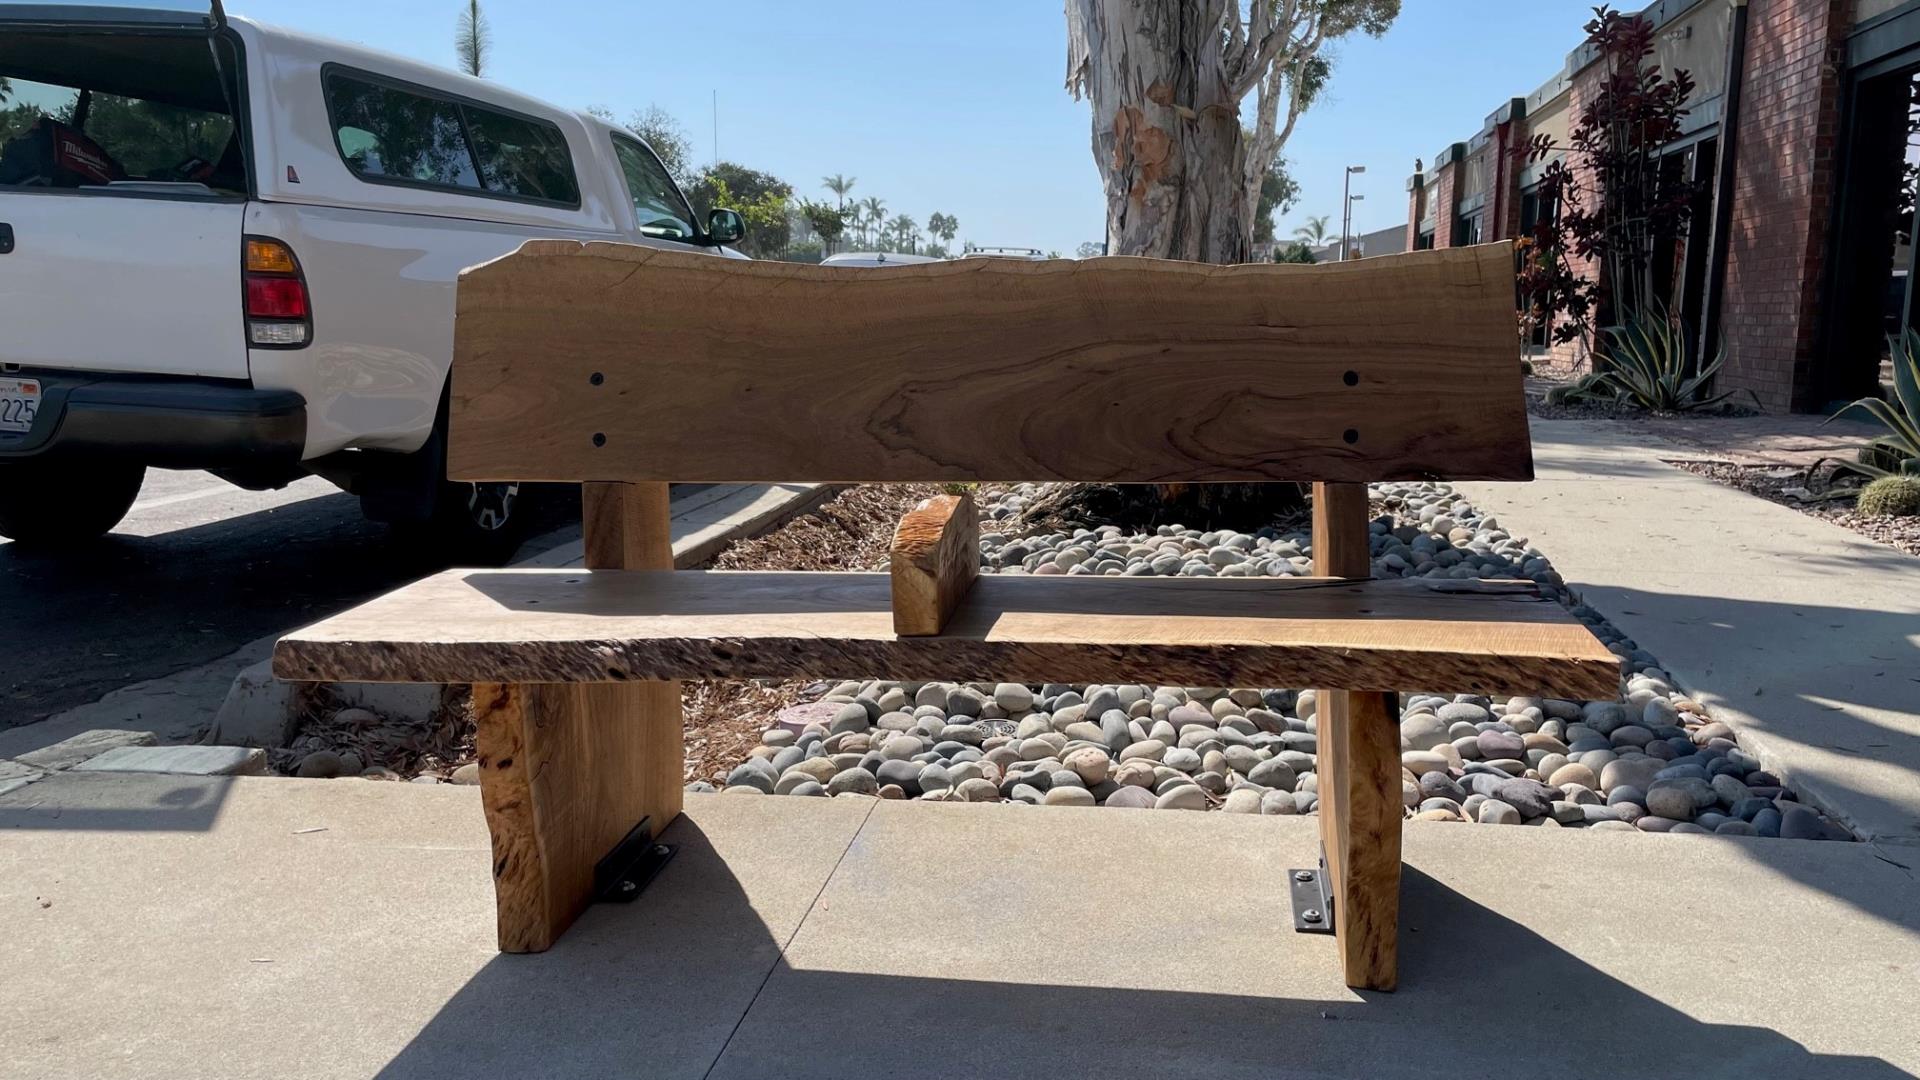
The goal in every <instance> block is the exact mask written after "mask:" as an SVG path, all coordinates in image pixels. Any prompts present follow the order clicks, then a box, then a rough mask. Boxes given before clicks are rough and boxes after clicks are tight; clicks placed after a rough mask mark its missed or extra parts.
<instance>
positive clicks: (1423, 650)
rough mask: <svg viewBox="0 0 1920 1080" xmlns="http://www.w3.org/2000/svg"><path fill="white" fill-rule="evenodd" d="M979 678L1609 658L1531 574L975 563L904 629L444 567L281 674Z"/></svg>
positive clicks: (1205, 679) (1560, 681) (327, 627)
mask: <svg viewBox="0 0 1920 1080" xmlns="http://www.w3.org/2000/svg"><path fill="white" fill-rule="evenodd" d="M956 671H959V672H972V673H975V674H976V675H977V677H979V678H991V679H1006V680H1009V681H1015V682H1035V683H1039V682H1051V681H1059V682H1112V681H1132V682H1160V683H1171V684H1174V685H1187V686H1341V687H1346V688H1353V689H1365V690H1396V689H1401V688H1406V689H1437V690H1448V691H1455V692H1462V693H1483V694H1493V693H1507V694H1549V695H1553V696H1559V697H1569V698H1594V697H1602V696H1606V695H1611V694H1613V693H1614V692H1615V691H1616V690H1617V689H1618V682H1619V671H1620V667H1619V658H1618V657H1616V656H1614V655H1613V654H1612V653H1610V652H1608V651H1607V650H1606V648H1605V647H1604V646H1602V645H1601V644H1600V642H1599V641H1598V640H1597V639H1596V638H1595V637H1594V636H1593V634H1592V633H1591V632H1590V631H1588V630H1587V629H1586V628H1585V627H1584V626H1582V625H1581V624H1580V623H1579V621H1578V620H1576V619H1574V618H1573V616H1571V615H1570V614H1568V613H1567V611H1566V609H1564V608H1562V607H1561V606H1560V605H1559V604H1557V603H1555V602H1553V601H1552V600H1548V599H1544V598H1542V597H1541V596H1540V595H1539V594H1538V593H1537V592H1536V591H1534V589H1533V587H1532V585H1531V583H1526V582H1466V581H1450V582H1427V581H1404V582H1403V581H1379V582H1344V581H1341V582H1334V581H1316V580H1313V579H1291V580H1283V579H1273V578H1220V579H1197V578H1106V577H1080V578H1073V577H1064V576H1062V577H1035V576H1027V575H1011V574H987V575H982V576H981V578H980V579H979V580H978V581H977V582H976V583H975V584H974V587H973V589H972V591H971V592H970V593H969V594H968V597H967V600H966V602H965V603H963V604H962V605H961V606H960V609H959V611H957V612H956V613H955V614H954V616H953V618H952V620H951V621H950V622H949V623H948V625H947V628H946V631H945V632H944V633H942V634H940V635H939V636H936V637H900V636H898V635H896V634H895V633H894V631H893V610H892V603H891V597H890V589H889V579H888V576H887V575H886V574H874V573H869V574H848V573H805V572H801V573H789V572H728V571H705V572H702V571H681V572H678V573H671V572H652V571H630V572H625V573H614V572H602V573H593V574H589V573H584V572H581V571H569V570H531V569H529V570H513V569H509V570H454V571H447V572H445V573H442V574H438V575H435V576H433V577H429V578H425V579H423V580H421V581H418V582H415V583H414V584H411V585H408V586H406V587H404V588H402V589H399V590H397V591H395V592H392V593H389V594H387V595H386V596H384V597H382V598H379V599H377V600H373V601H370V602H369V603H367V604H364V605H362V606H360V607H358V608H355V609H354V610H352V611H349V612H345V613H343V614H341V615H337V616H335V617H333V618H330V619H327V620H325V621H323V622H320V623H318V624H315V625H313V626H310V627H307V628H305V629H303V630H298V631H295V632H294V633H292V634H289V635H287V636H286V637H285V638H283V639H282V640H281V641H280V643H279V645H278V647H277V648H276V650H275V654H274V672H275V674H277V675H279V676H280V677H281V678H285V679H303V680H325V681H343V682H531V681H549V682H551V681H577V682H617V681H622V680H630V679H656V678H788V677H794V676H802V675H804V676H810V677H811V676H819V677H826V676H839V677H854V676H861V675H871V674H874V673H877V672H885V673H887V674H888V675H890V676H891V677H895V678H903V679H938V678H952V677H953V673H954V672H956Z"/></svg>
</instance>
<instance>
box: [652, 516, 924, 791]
mask: <svg viewBox="0 0 1920 1080" xmlns="http://www.w3.org/2000/svg"><path fill="white" fill-rule="evenodd" d="M938 494H940V488H939V487H938V486H937V485H933V484H864V485H860V486H857V487H849V488H847V489H846V490H844V491H842V492H840V493H839V494H838V495H835V496H834V497H833V498H831V499H829V500H827V501H826V502H824V503H822V504H820V505H819V506H818V507H815V508H814V509H813V510H811V511H809V512H808V513H805V514H802V515H801V516H799V517H797V518H794V519H793V520H792V521H789V522H787V523H786V524H785V525H782V526H781V527H779V528H778V529H775V530H773V531H772V532H770V533H766V534H763V535H761V536H756V537H752V538H750V539H746V540H738V541H735V542H734V543H732V544H730V545H728V546H727V547H726V548H724V549H722V550H721V552H720V553H719V554H718V555H716V556H714V557H713V558H712V559H711V560H709V561H708V562H707V563H706V564H705V566H704V568H706V569H713V570H879V569H885V568H886V565H887V550H888V548H889V546H890V545H891V544H892V542H893V527H894V525H896V524H897V523H898V522H899V521H900V518H901V517H902V516H904V515H905V514H906V512H907V511H909V510H911V509H913V507H914V505H915V504H916V503H918V502H920V500H922V499H925V498H929V497H931V496H934V495H938ZM858 674H860V673H859V672H848V673H847V675H848V677H852V676H854V675H858ZM821 689H822V687H821V686H820V685H819V684H816V683H809V682H805V681H801V680H766V681H757V682H741V681H735V680H726V681H715V682H690V683H686V684H684V686H683V687H682V689H681V694H680V710H681V714H682V722H683V723H684V725H685V727H686V732H687V768H686V778H687V779H688V780H689V781H692V780H711V781H714V782H715V783H718V782H721V781H724V780H725V779H726V776H727V772H728V771H729V770H731V769H732V768H733V767H734V766H735V765H738V764H740V763H741V762H742V761H745V760H746V759H747V755H748V754H749V753H750V752H752V750H753V748H754V747H755V746H758V745H759V744H760V734H761V732H763V731H765V730H766V729H767V728H768V727H771V726H772V724H773V716H774V714H775V713H777V712H779V711H780V710H781V709H783V708H786V707H787V706H789V705H792V704H794V703H795V702H798V701H802V700H804V699H806V698H809V697H814V696H817V695H818V694H819V693H820V692H821Z"/></svg>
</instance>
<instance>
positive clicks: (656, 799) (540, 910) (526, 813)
mask: <svg viewBox="0 0 1920 1080" xmlns="http://www.w3.org/2000/svg"><path fill="white" fill-rule="evenodd" d="M580 496H581V507H580V509H581V531H582V533H583V536H584V541H585V561H586V566H587V569H588V570H623V569H625V570H638V569H655V570H671V569H672V568H673V543H672V530H671V527H670V523H669V520H668V517H669V505H668V502H669V496H668V492H667V485H666V484H663V483H643V484H622V483H590V484H583V485H581V490H580ZM473 711H474V718H475V719H476V720H477V721H478V722H479V731H478V733H477V735H476V742H477V744H478V745H477V747H476V749H477V750H478V751H479V757H480V800H481V802H482V803H483V804H484V805H485V806H486V811H487V828H488V830H489V831H490V832H492V834H493V885H494V898H495V903H496V904H497V906H498V910H499V921H500V951H502V952H542V951H544V950H546V949H547V948H548V947H550V946H551V945H552V944H553V942H554V939H555V938H558V937H559V936H560V934H561V932H562V931H564V930H566V928H567V927H568V926H569V925H571V924H572V923H573V920H574V919H576V918H578V917H579V915H580V912H581V911H582V910H583V909H585V908H586V906H587V905H588V904H589V903H592V901H593V868H594V864H595V863H597V862H599V861H600V859H601V858H602V857H603V856H605V855H606V854H607V853H608V852H609V851H611V850H612V849H613V847H614V845H616V844H618V843H619V842H620V841H621V840H622V839H624V838H625V837H626V835H627V833H628V832H629V831H631V830H632V829H633V827H634V826H635V825H637V824H639V823H640V819H641V818H646V819H648V821H649V825H650V827H651V828H652V830H653V833H654V835H655V836H658V835H659V834H660V833H661V832H662V831H663V830H665V829H666V827H667V825H668V824H670V823H671V822H672V821H673V819H674V818H676V817H678V816H679V814H680V805H681V799H682V796H683V791H684V788H683V787H682V785H683V784H684V783H685V779H684V777H683V776H682V775H681V773H682V770H683V769H684V768H685V761H686V747H685V742H684V739H683V736H682V734H681V729H680V684H679V683H677V682H626V683H581V684H577V685H558V684H552V683H529V684H519V685H508V684H500V683H491V684H476V685H475V686H474V688H473Z"/></svg>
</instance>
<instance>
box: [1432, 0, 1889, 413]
mask: <svg viewBox="0 0 1920 1080" xmlns="http://www.w3.org/2000/svg"><path fill="white" fill-rule="evenodd" d="M1642 17H1644V18H1646V19H1649V20H1651V21H1652V22H1653V24H1654V26H1655V27H1656V34H1655V44H1656V59H1657V61H1658V62H1659V63H1660V64H1661V66H1662V67H1663V68H1665V69H1667V70H1668V71H1672V70H1675V69H1685V70H1686V71H1688V72H1690V73H1691V74H1692V76H1693V78H1694V81H1695V83H1696V84H1697V89H1696V90H1695V92H1694V95H1693V97H1692V99H1691V110H1690V113H1689V115H1688V117H1687V119H1686V124H1685V131H1684V132H1683V134H1682V135H1681V136H1680V137H1679V138H1678V139H1676V140H1675V141H1674V142H1673V143H1671V144H1669V145H1668V146H1667V147H1666V148H1665V150H1664V152H1663V159H1664V161H1663V166H1664V167H1665V168H1668V169H1672V170H1676V171H1677V173H1678V174H1679V175H1684V176H1688V177H1691V178H1693V179H1695V180H1697V181H1699V184H1700V188H1701V190H1702V191H1703V195H1702V198H1701V201H1700V202H1699V204H1697V205H1696V206H1695V208H1694V214H1693V222H1694V224H1693V227H1692V229H1691V230H1690V231H1689V234H1688V235H1686V236H1682V237H1672V238H1666V239H1664V240H1663V241H1662V245H1663V246H1662V250H1661V251H1659V252H1657V253H1656V259H1655V266H1656V267H1657V269H1656V288H1657V289H1658V290H1659V291H1660V292H1661V294H1662V295H1663V296H1664V297H1665V298H1666V299H1667V301H1668V303H1669V305H1670V307H1671V308H1672V309H1673V310H1675V311H1678V312H1679V313H1680V314H1681V316H1682V317H1683V318H1684V319H1685V320H1686V322H1687V325H1688V326H1689V327H1690V328H1694V329H1695V330H1697V331H1699V332H1700V333H1701V340H1702V341H1714V340H1724V342H1725V344H1726V347H1727V352H1728V359H1727V363H1726V366H1725V367H1724V368H1723V369H1722V370H1721V373H1720V376H1719V378H1718V384H1719V389H1723V390H1725V389H1736V388H1738V389H1744V390H1748V391H1751V392H1752V393H1753V395H1754V397H1755V398H1756V399H1758V401H1759V403H1760V404H1761V406H1762V407H1763V408H1765V409H1767V410H1768V411H1770V412H1785V411H1790V410H1799V411H1823V410H1825V409H1828V408H1830V407H1831V406H1832V405H1833V404H1834V403H1835V402H1839V401H1845V400H1851V399H1852V398H1855V397H1859V396H1862V395H1865V394H1871V393H1874V392H1876V390H1879V389H1880V387H1881V384H1882V382H1883V380H1884V379H1885V378H1886V371H1887V349H1886V345H1885V337H1886V334H1888V333H1889V332H1893V331H1897V330H1899V329H1900V328H1901V327H1903V326H1907V325H1920V311H1916V310H1915V305H1914V304H1913V303H1912V297H1911V289H1910V288H1909V287H1908V282H1909V281H1910V280H1911V276H1910V274H1909V269H1910V264H1911V261H1912V253H1913V244H1912V232H1913V217H1914V204H1915V199H1914V194H1913V191H1914V184H1915V177H1916V174H1917V173H1920V134H1916V132H1920V106H1917V105H1916V103H1920V0H1660V2H1657V3H1654V4H1652V5H1651V6H1649V7H1647V8H1646V9H1645V10H1644V11H1643V12H1642ZM1568 30H1569V36H1570V37H1575V38H1577V37H1578V35H1579V32H1580V31H1579V27H1577V26H1570V27H1569V28H1568ZM1597 59H1598V58H1597V56H1596V55H1595V53H1594V52H1593V50H1592V49H1591V48H1589V47H1587V46H1584V45H1583V46H1581V47H1580V48H1577V49H1575V50H1574V51H1573V52H1572V53H1571V54H1570V55H1569V56H1568V57H1567V60H1566V64H1565V65H1564V67H1563V68H1562V70H1561V71H1559V72H1558V73H1556V74H1555V75H1554V76H1553V77H1552V78H1550V79H1548V80H1547V81H1546V82H1545V83H1544V84H1542V85H1541V86H1539V87H1538V88H1536V89H1534V90H1533V91H1532V92H1531V93H1529V94H1527V95H1525V96H1524V97H1515V98H1512V99H1511V100H1509V101H1507V102H1505V103H1504V104H1501V105H1500V106H1499V107H1498V108H1496V109H1495V110H1494V111H1493V112H1492V113H1491V114H1490V115H1489V116H1488V117H1487V118H1486V121H1485V123H1484V124H1482V126H1481V128H1480V130H1479V132H1478V133H1476V134H1474V135H1473V136H1471V137H1470V138H1468V139H1466V140H1465V141H1462V142H1455V143H1450V144H1448V145H1447V146H1445V147H1442V148H1441V150H1440V152H1439V153H1437V154H1435V155H1434V156H1433V157H1432V158H1431V159H1430V160H1429V161H1427V162H1426V163H1424V167H1423V168H1422V169H1421V170H1420V171H1419V172H1417V173H1416V174H1415V175H1414V176H1413V177H1412V178H1411V179H1409V181H1408V183H1407V189H1408V209H1409V213H1408V224H1407V246H1408V247H1409V248H1426V247H1455V246H1461V245H1465V244H1474V243H1486V242H1489V241H1494V240H1503V239H1508V238H1511V237H1515V236H1520V235H1525V234H1526V233H1527V232H1528V231H1529V230H1530V229H1531V228H1532V226H1533V224H1534V222H1535V221H1536V220H1537V219H1538V217H1539V216H1540V215H1541V214H1543V213H1552V212H1554V208H1553V207H1550V206H1546V207H1543V206H1541V205H1540V199H1539V198H1538V196H1537V194H1536V188H1537V185H1538V182H1539V177H1540V172H1541V170H1542V168H1543V165H1542V164H1536V163H1532V162H1528V161H1526V160H1525V159H1524V157H1523V156H1520V155H1517V154H1516V153H1515V151H1516V148H1521V147H1524V146H1525V145H1526V144H1527V143H1528V142H1529V141H1530V140H1531V139H1532V138H1533V136H1534V135H1536V134H1539V133H1543V132H1544V133H1547V134H1550V135H1552V136H1554V138H1555V139H1556V141H1557V142H1559V143H1560V144H1562V145H1564V144H1565V143H1566V141H1567V137H1568V133H1569V130H1570V129H1571V127H1572V126H1573V123H1574V121H1575V118H1576V117H1577V116H1578V115H1579V113H1580V112H1581V110H1582V109H1583V108H1584V106H1585V104H1586V95H1587V94H1589V93H1591V92H1592V90H1593V88H1594V87H1595V86H1596V85H1597V84H1598V82H1599V80H1600V76H1601V65H1599V64H1598V63H1596V62H1595V61H1596V60H1597ZM1582 269H1583V271H1584V272H1589V273H1590V272H1591V271H1592V268H1591V267H1587V268H1582ZM1541 340H1542V341H1544V334H1542V335H1541ZM1744 398H1745V395H1744V394H1743V395H1742V399H1743V400H1744Z"/></svg>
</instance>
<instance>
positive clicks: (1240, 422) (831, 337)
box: [449, 240, 1532, 482]
mask: <svg viewBox="0 0 1920 1080" xmlns="http://www.w3.org/2000/svg"><path fill="white" fill-rule="evenodd" d="M458 309H459V315H458V320H457V326H456V332H455V359H454V365H453V376H452V418H453V423H452V428H451V436H450V439H451V441H450V450H449V455H450V457H449V467H450V475H452V476H454V477H456V478H459V479H465V480H553V481H583V480H656V481H664V480H678V481H772V480H807V481H846V482H859V481H966V480H995V481H1000V480H1010V481H1018V480H1076V481H1117V482H1127V481H1132V482H1175V481H1194V482H1205V481H1267V480H1342V481H1366V480H1394V479H1424V478H1437V479H1488V480H1524V479H1528V478H1530V477H1531V476H1532V457H1531V449H1530V446H1529V443H1528V439H1527V419H1526V412H1525V403H1524V398H1523V394H1522V388H1521V374H1520V364H1519V354H1518V348H1517V346H1516V344H1515V339H1514V334H1513V261H1512V252H1511V248H1510V246H1509V245H1507V244H1504V243H1503V244H1492V245H1486V246H1482V247H1470V248H1450V249H1442V250H1437V251H1421V252H1412V253H1409V254H1405V255H1396V256H1389V257H1385V258H1378V259H1366V260H1361V261H1357V262H1347V263H1338V264H1330V265H1326V266H1294V265H1280V264H1272V263H1268V264H1258V265H1242V266H1213V265H1206V264H1200V263H1182V262H1168V261H1162V260H1154V259H1137V258H1104V259H1085V260H1064V259H1063V260H1055V261H1050V262H1038V263H1035V262H1018V261H1013V260H1006V259H969V260H963V261H954V262H941V263H929V264H922V265H915V266H899V267H882V268H866V267H857V268H848V267H830V266H826V267H823V266H808V265H801V264H795V263H774V262H745V261H739V260H728V259H720V258H715V257H712V256H709V255H703V254H697V253H689V252H678V251H665V250H659V249H654V248H646V247H637V246H630V245H621V244H606V243H592V244H585V245H582V244H580V243H578V242H575V241H561V240H540V241H530V242H529V243H528V244H527V245H526V246H525V247H523V248H522V249H521V250H520V251H519V252H517V253H515V254H513V255H508V256H505V257H503V258H500V259H497V260H495V261H493V262H490V263H486V264H484V265H482V266H478V267H474V268H472V269H469V270H468V271H466V272H465V273H464V274H462V275H461V279H460V285H459V295H458Z"/></svg>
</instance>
